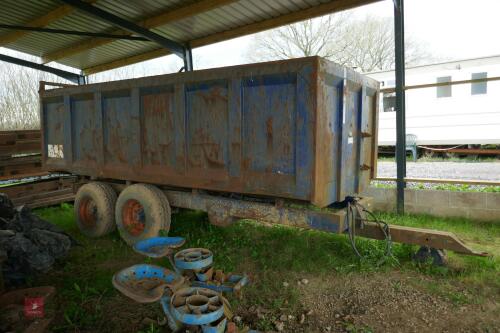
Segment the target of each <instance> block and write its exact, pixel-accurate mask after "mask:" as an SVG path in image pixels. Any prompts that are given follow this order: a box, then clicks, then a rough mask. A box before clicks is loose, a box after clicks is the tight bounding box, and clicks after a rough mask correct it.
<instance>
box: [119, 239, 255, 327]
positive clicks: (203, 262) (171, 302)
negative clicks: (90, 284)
mask: <svg viewBox="0 0 500 333" xmlns="http://www.w3.org/2000/svg"><path fill="white" fill-rule="evenodd" d="M184 242H185V240H184V238H181V237H153V238H149V239H146V240H143V241H140V242H138V243H136V244H135V245H134V250H135V251H136V252H138V253H141V254H143V255H146V256H148V257H151V258H161V257H166V256H168V258H169V260H170V262H171V264H172V266H173V267H174V270H175V271H174V272H172V271H170V270H168V269H166V268H163V267H159V266H154V265H147V264H140V265H134V266H131V267H128V268H125V269H123V270H121V271H120V272H118V273H116V274H115V275H114V276H113V285H114V286H115V288H116V289H118V290H119V291H120V292H121V293H123V294H124V295H126V296H128V297H130V298H132V299H133V300H135V301H137V302H141V303H149V302H158V301H159V302H160V304H161V305H162V308H163V312H164V313H165V316H166V317H167V320H168V325H169V327H170V329H171V330H172V331H174V332H177V331H180V330H181V329H182V328H183V327H185V326H193V325H194V326H199V327H200V328H201V330H202V331H203V332H204V333H223V332H225V331H226V327H227V323H228V321H229V320H230V319H231V317H232V313H231V311H230V309H229V303H228V302H227V300H226V299H225V298H224V297H223V296H222V293H224V292H237V293H238V292H239V291H240V290H241V288H242V287H243V286H244V285H246V284H247V283H248V277H247V276H246V275H237V274H227V275H226V274H224V272H222V271H221V270H215V269H214V267H213V263H214V256H213V253H212V252H211V251H210V250H208V249H204V248H190V249H185V250H181V251H179V252H177V253H175V254H174V249H176V248H179V247H181V246H182V245H183V244H184Z"/></svg>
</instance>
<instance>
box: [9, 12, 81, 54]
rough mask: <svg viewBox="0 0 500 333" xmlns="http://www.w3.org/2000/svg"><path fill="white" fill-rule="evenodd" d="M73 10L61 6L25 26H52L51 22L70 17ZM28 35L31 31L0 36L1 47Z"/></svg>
mask: <svg viewBox="0 0 500 333" xmlns="http://www.w3.org/2000/svg"><path fill="white" fill-rule="evenodd" d="M73 10H74V9H73V7H71V6H68V5H64V6H60V7H58V8H56V9H54V10H53V11H50V12H48V13H47V14H45V15H44V16H40V17H38V18H36V19H34V20H32V21H30V22H27V23H26V24H25V25H27V26H30V27H44V26H47V25H48V24H50V23H51V22H54V21H56V20H59V19H60V18H62V17H64V16H66V15H68V14H69V13H71V12H72V11H73ZM28 33H29V31H14V32H10V33H8V34H5V35H3V36H0V46H4V45H7V44H10V43H12V42H15V41H16V40H18V39H20V38H21V37H24V36H25V35H26V34H28Z"/></svg>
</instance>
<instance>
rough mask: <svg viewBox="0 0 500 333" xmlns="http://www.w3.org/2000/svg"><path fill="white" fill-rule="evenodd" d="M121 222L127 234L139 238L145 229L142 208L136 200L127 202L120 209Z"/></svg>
mask: <svg viewBox="0 0 500 333" xmlns="http://www.w3.org/2000/svg"><path fill="white" fill-rule="evenodd" d="M122 220H123V226H124V227H125V230H127V232H128V233H129V234H131V235H132V236H139V235H140V234H141V233H142V232H143V231H144V228H145V227H146V223H145V222H146V218H145V216H144V207H142V205H141V204H140V203H139V201H137V200H134V199H130V200H127V202H125V205H123V208H122Z"/></svg>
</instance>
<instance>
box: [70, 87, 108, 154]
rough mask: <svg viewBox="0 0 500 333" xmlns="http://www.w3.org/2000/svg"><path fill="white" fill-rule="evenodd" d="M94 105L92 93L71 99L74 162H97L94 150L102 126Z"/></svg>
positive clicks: (97, 145)
mask: <svg viewBox="0 0 500 333" xmlns="http://www.w3.org/2000/svg"><path fill="white" fill-rule="evenodd" d="M94 106H95V103H94V98H93V96H92V95H87V96H82V97H74V98H72V99H71V118H72V121H71V126H72V129H71V133H72V136H73V137H72V142H73V162H75V163H78V162H82V163H97V154H96V151H98V149H99V143H100V140H99V137H100V135H101V133H102V128H101V126H100V121H98V119H97V116H96V112H95V109H94ZM99 117H100V115H99Z"/></svg>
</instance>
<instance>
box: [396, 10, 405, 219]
mask: <svg viewBox="0 0 500 333" xmlns="http://www.w3.org/2000/svg"><path fill="white" fill-rule="evenodd" d="M394 42H395V44H394V48H395V51H394V53H395V58H396V167H397V169H396V178H397V180H396V185H397V191H396V193H397V212H398V214H404V212H405V191H404V190H405V187H406V181H405V178H406V115H405V113H406V106H405V89H404V87H405V25H404V0H394Z"/></svg>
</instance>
